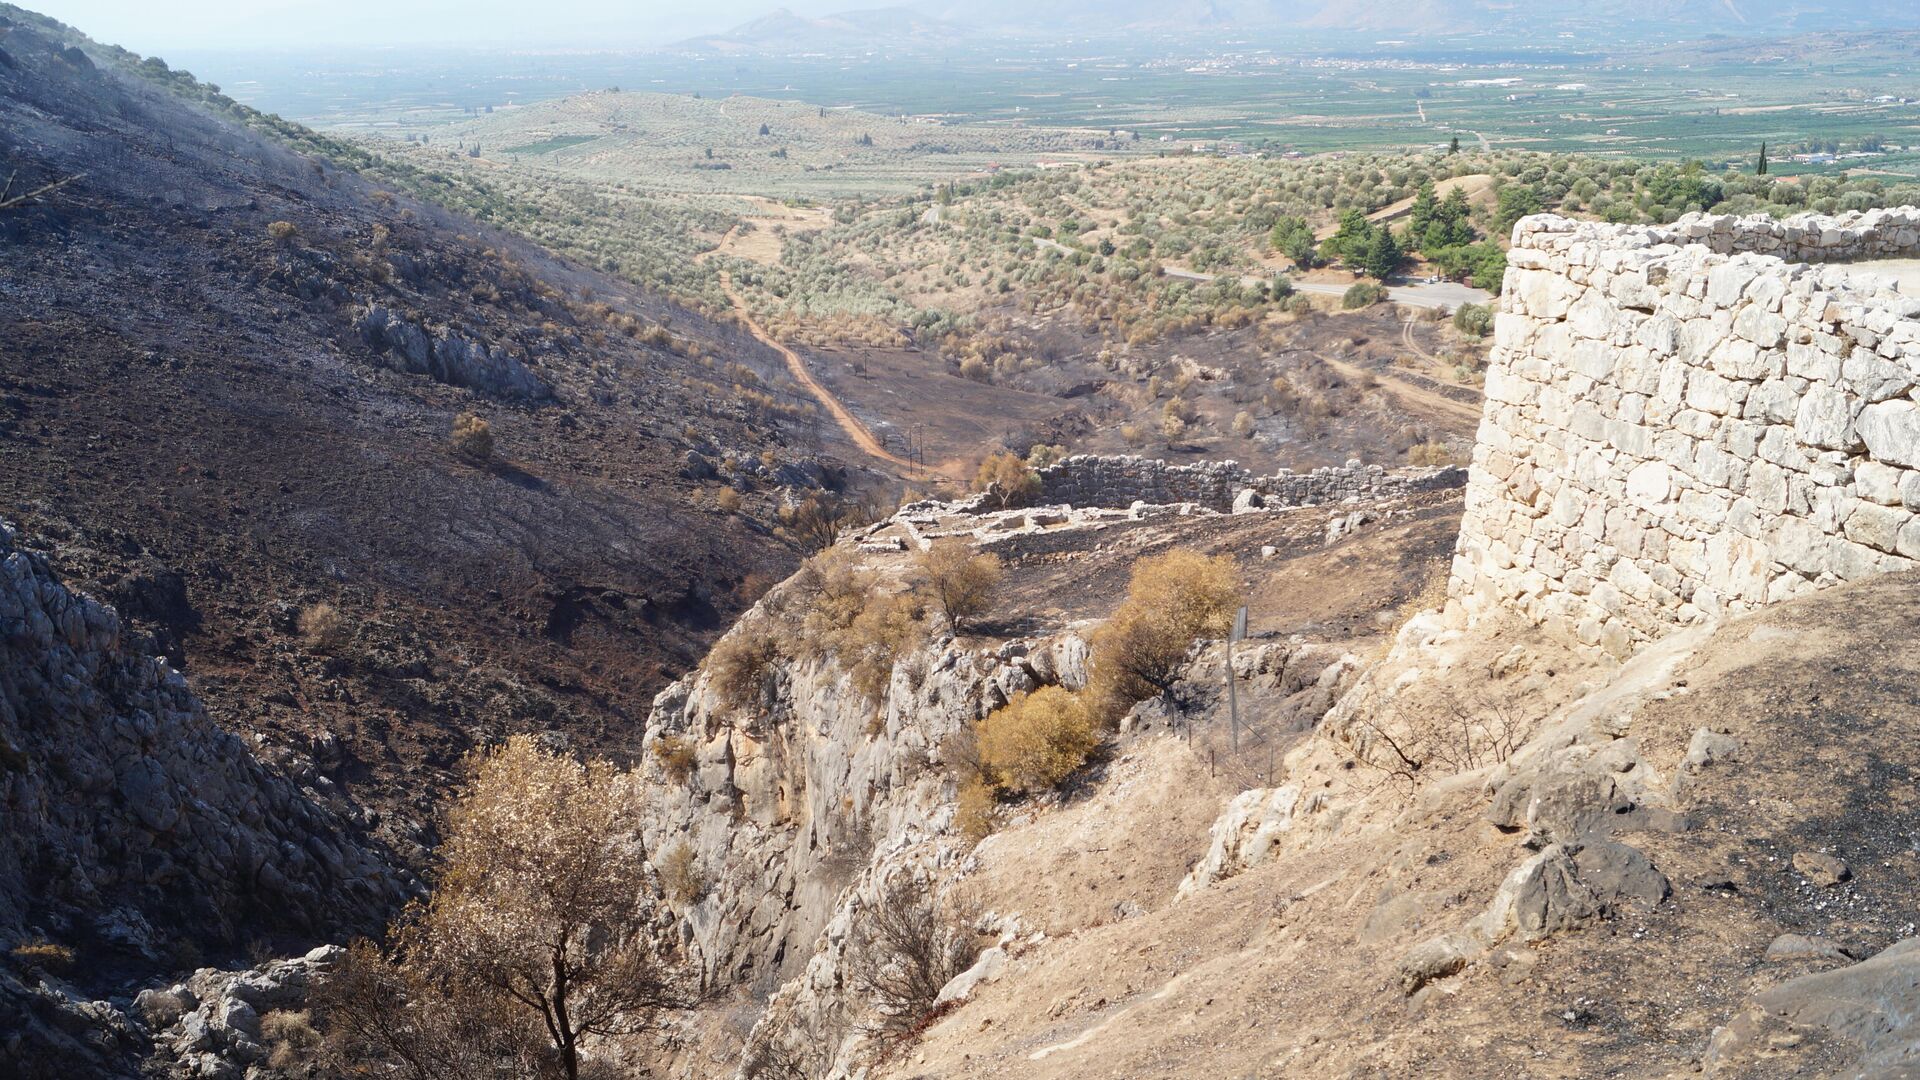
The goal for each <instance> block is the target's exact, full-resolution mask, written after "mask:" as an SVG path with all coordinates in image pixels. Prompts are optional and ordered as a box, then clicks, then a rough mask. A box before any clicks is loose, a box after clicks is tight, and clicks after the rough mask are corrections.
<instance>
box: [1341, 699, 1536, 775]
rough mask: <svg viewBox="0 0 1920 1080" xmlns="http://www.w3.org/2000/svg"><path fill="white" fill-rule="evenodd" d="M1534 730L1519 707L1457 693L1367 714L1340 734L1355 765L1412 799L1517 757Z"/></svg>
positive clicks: (1397, 705) (1358, 718) (1359, 716)
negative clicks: (1434, 785)
mask: <svg viewBox="0 0 1920 1080" xmlns="http://www.w3.org/2000/svg"><path fill="white" fill-rule="evenodd" d="M1531 729H1532V724H1530V723H1529V722H1528V721H1527V719H1526V717H1525V716H1523V715H1522V714H1521V713H1519V712H1518V711H1517V710H1515V709H1514V708H1513V707H1511V706H1509V705H1506V704H1504V703H1501V702H1491V701H1487V700H1484V699H1481V698H1461V697H1458V696H1456V695H1454V694H1452V693H1445V694H1442V695H1441V696H1440V697H1439V699H1438V700H1436V701H1433V702H1430V703H1426V704H1413V703H1407V704H1396V706H1395V707H1394V708H1393V709H1392V710H1391V711H1390V712H1387V713H1385V714H1384V715H1381V716H1378V717H1376V716H1373V715H1371V714H1367V713H1361V714H1359V715H1358V716H1357V718H1356V719H1355V720H1354V721H1353V723H1352V724H1351V725H1350V726H1349V727H1348V728H1347V730H1346V731H1344V732H1341V733H1340V741H1341V743H1342V744H1343V745H1344V746H1345V748H1346V750H1347V752H1348V753H1349V754H1351V755H1352V756H1353V759H1354V761H1355V762H1356V763H1357V764H1359V765H1360V766H1362V767H1363V768H1366V769H1368V770H1370V771H1372V772H1375V773H1377V774H1379V775H1380V776H1381V777H1382V778H1383V781H1384V782H1385V783H1388V784H1391V785H1393V786H1395V787H1398V788H1401V789H1402V790H1403V791H1405V792H1406V793H1407V794H1409V795H1410V794H1412V793H1413V792H1414V791H1415V790H1417V789H1419V788H1420V787H1421V786H1422V785H1424V784H1426V783H1429V782H1432V781H1435V780H1442V779H1445V778H1446V777H1449V776H1457V775H1459V774H1460V773H1464V772H1472V771H1474V770H1475V769H1481V768H1485V767H1487V766H1489V765H1498V764H1499V763H1501V762H1503V761H1505V760H1507V759H1508V758H1510V757H1512V756H1513V754H1514V751H1516V750H1518V749H1519V748H1520V746H1521V744H1522V743H1524V742H1526V740H1527V736H1528V733H1529V732H1530V730H1531Z"/></svg>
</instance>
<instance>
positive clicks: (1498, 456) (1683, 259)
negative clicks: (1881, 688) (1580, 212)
mask: <svg viewBox="0 0 1920 1080" xmlns="http://www.w3.org/2000/svg"><path fill="white" fill-rule="evenodd" d="M1917 251H1920V211H1916V210H1911V209H1909V210H1887V211H1871V212H1868V213H1864V214H1854V215H1847V216H1843V217H1839V218H1820V217H1812V216H1807V217H1797V218H1789V219H1787V220H1785V221H1772V220H1770V219H1765V218H1739V219H1735V218H1727V217H1704V216H1699V215H1691V216H1689V217H1686V218H1682V219H1681V220H1680V221H1679V222H1678V223H1676V224H1675V225H1673V226H1671V227H1666V228H1640V227H1628V226H1610V225H1599V224H1593V223H1578V222H1574V221H1570V220H1567V219H1564V218H1558V217H1550V216H1539V217H1532V218H1527V219H1525V220H1523V221H1522V222H1520V224H1519V225H1518V226H1517V227H1516V228H1515V232H1514V247H1513V250H1512V251H1511V253H1510V255H1509V269H1508V271H1507V280H1506V290H1505V292H1504V294H1503V296H1502V299H1501V311H1500V313H1499V315H1498V316H1497V318H1496V322H1495V341H1494V348H1493V352H1492V354H1491V357H1490V360H1489V367H1488V371H1487V383H1486V414H1485V420H1484V421H1483V422H1482V424H1481V427H1480V435H1479V441H1478V443H1477V444H1476V446H1475V448H1474V456H1473V465H1472V470H1471V478H1470V480H1469V482H1468V485H1467V509H1466V516H1465V519H1464V521H1463V523H1462V526H1461V534H1460V545H1459V551H1458V555H1457V557H1456V559H1455V564H1454V571H1453V579H1452V582H1451V585H1450V588H1449V594H1450V596H1451V598H1452V601H1453V612H1454V614H1455V616H1456V618H1458V619H1462V620H1465V621H1468V622H1472V621H1475V620H1477V619H1479V618H1481V617H1483V616H1485V615H1488V614H1490V613H1495V612H1499V611H1503V610H1507V609H1517V610H1519V611H1520V612H1522V613H1523V614H1525V615H1526V616H1527V617H1528V618H1530V619H1532V620H1534V621H1536V622H1541V623H1544V624H1547V625H1549V626H1552V627H1554V628H1556V629H1562V630H1564V631H1566V632H1567V633H1569V634H1570V635H1572V636H1573V637H1575V638H1577V640H1579V641H1580V642H1582V643H1584V644H1586V645H1589V646H1601V647H1604V648H1606V649H1607V650H1608V651H1610V652H1612V653H1613V654H1615V655H1625V654H1626V653H1627V652H1629V651H1631V650H1632V649H1634V648H1636V647H1638V646H1639V645H1640V644H1642V643H1644V642H1646V641H1648V640H1651V639H1653V638H1656V637H1659V636H1661V635H1662V634H1664V633H1666V632H1668V631H1669V630H1671V629H1673V628H1675V627H1678V626H1683V625H1687V624H1690V623H1697V622H1702V621H1706V620H1711V619H1714V618H1717V617H1719V616H1721V615H1723V614H1726V613H1732V612H1739V611H1747V610H1752V609H1754V608H1757V607H1760V606H1762V605H1764V604H1770V603H1774V602H1777V601H1780V600H1784V599H1786V598H1788V597H1791V596H1795V595H1798V594H1800V593H1804V592H1806V591H1808V590H1811V589H1816V588H1821V587H1824V586H1827V585H1830V584H1835V583H1838V582H1842V581H1850V580H1854V579H1857V578H1861V577H1864V576H1867V575H1871V574H1878V573H1884V572H1887V571H1891V570H1902V569H1908V568H1911V567H1913V566H1915V565H1920V563H1916V561H1915V560H1916V559H1920V519H1917V518H1916V517H1915V512H1916V511H1920V453H1917V452H1916V449H1915V447H1916V446H1920V404H1917V403H1916V402H1915V401H1914V400H1912V394H1913V393H1914V392H1915V391H1916V389H1920V299H1916V298H1914V297H1911V296H1903V295H1901V294H1900V293H1898V292H1896V291H1894V290H1893V289H1892V288H1890V287H1888V286H1886V285H1885V284H1884V283H1876V281H1875V280H1873V279H1871V278H1866V279H1863V278H1862V277H1860V276H1859V275H1857V274H1855V273H1852V272H1850V271H1848V270H1847V269H1846V268H1845V267H1842V266H1817V265H1806V264H1794V263H1790V262H1788V261H1785V260H1787V259H1802V258H1804V259H1817V260H1836V259H1843V258H1855V257H1865V256H1888V255H1896V254H1897V255H1908V256H1911V255H1913V254H1915V253H1916V252H1917ZM1762 253H1764V254H1762Z"/></svg>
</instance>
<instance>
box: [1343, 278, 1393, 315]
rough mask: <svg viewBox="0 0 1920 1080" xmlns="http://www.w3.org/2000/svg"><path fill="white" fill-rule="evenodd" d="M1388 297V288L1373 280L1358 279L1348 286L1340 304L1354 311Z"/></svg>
mask: <svg viewBox="0 0 1920 1080" xmlns="http://www.w3.org/2000/svg"><path fill="white" fill-rule="evenodd" d="M1386 298H1387V290H1386V289H1385V288H1384V287H1383V286H1381V285H1380V284H1378V283H1376V282H1372V281H1356V282H1354V283H1353V284H1352V285H1350V286H1348V287H1347V291H1346V292H1344V293H1342V294H1341V296H1340V306H1341V307H1343V308H1346V309H1347V310H1348V311H1352V310H1354V309H1356V308H1363V307H1370V306H1372V305H1374V304H1377V303H1379V302H1380V301H1382V300H1385V299H1386Z"/></svg>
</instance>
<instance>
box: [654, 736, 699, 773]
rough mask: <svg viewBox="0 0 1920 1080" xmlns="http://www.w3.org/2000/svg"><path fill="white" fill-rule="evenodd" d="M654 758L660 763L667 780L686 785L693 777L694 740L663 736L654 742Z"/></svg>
mask: <svg viewBox="0 0 1920 1080" xmlns="http://www.w3.org/2000/svg"><path fill="white" fill-rule="evenodd" d="M653 757H654V760H655V761H658V762H659V763H660V769H661V771H663V772H665V773H666V774H667V779H669V780H672V781H673V782H674V783H676V784H684V783H686V782H687V778H688V777H690V776H692V775H693V766H694V761H695V756H694V752H693V740H691V739H687V738H683V737H681V736H679V735H662V736H660V737H659V738H657V739H655V740H653Z"/></svg>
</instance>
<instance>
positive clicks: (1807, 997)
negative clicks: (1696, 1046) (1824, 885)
mask: <svg viewBox="0 0 1920 1080" xmlns="http://www.w3.org/2000/svg"><path fill="white" fill-rule="evenodd" d="M1819 958H1821V959H1831V958H1833V953H1832V952H1831V951H1829V952H1822V953H1820V954H1819ZM1841 959H1844V956H1842V957H1841ZM1781 1046H1797V1047H1800V1048H1801V1053H1802V1054H1803V1055H1807V1056H1812V1055H1818V1057H1819V1058H1820V1059H1822V1060H1821V1061H1819V1062H1818V1063H1817V1064H1818V1065H1820V1066H1825V1067H1824V1068H1820V1072H1821V1073H1822V1074H1823V1075H1828V1076H1840V1075H1844V1076H1852V1077H1859V1078H1861V1080H1898V1078H1900V1077H1910V1076H1913V1075H1914V1074H1915V1071H1916V1070H1920V938H1911V937H1910V938H1907V939H1905V940H1903V941H1899V942H1896V943H1894V944H1893V945H1890V946H1888V947H1887V948H1886V949H1884V950H1882V951H1881V952H1880V953H1878V954H1876V955H1874V956H1871V957H1869V958H1867V959H1865V960H1862V961H1860V962H1859V963H1857V964H1852V965H1850V966H1847V967H1841V968H1836V969H1834V970H1832V971H1820V972H1814V973H1813V974H1810V975H1802V976H1800V977H1798V978H1795V979H1788V980H1787V981H1785V982H1783V983H1781V984H1780V985H1778V986H1774V987H1771V988H1769V989H1766V990H1763V991H1761V992H1760V993H1758V994H1756V995H1754V998H1753V1000H1752V1001H1751V1002H1750V1003H1749V1004H1748V1005H1747V1007H1746V1008H1744V1009H1742V1010H1741V1011H1740V1012H1739V1013H1738V1014H1737V1015H1735V1016H1734V1018H1733V1019H1732V1020H1731V1021H1730V1022H1728V1023H1727V1024H1726V1026H1724V1027H1722V1028H1720V1029H1718V1030H1717V1031H1715V1032H1714V1034H1713V1041H1712V1043H1711V1044H1710V1045H1709V1046H1708V1048H1707V1053H1706V1057H1705V1059H1704V1060H1703V1061H1702V1063H1701V1064H1702V1069H1701V1071H1702V1073H1703V1074H1704V1075H1706V1076H1708V1077H1736V1076H1752V1075H1755V1072H1756V1066H1757V1065H1759V1064H1760V1063H1761V1062H1762V1061H1765V1060H1766V1059H1768V1058H1769V1057H1773V1056H1776V1055H1777V1054H1778V1049H1777V1048H1778V1047H1781ZM1796 1064H1799V1065H1802V1066H1803V1067H1805V1066H1808V1065H1814V1064H1816V1063H1813V1062H1808V1061H1806V1060H1805V1057H1803V1058H1801V1059H1800V1060H1799V1061H1797V1062H1796Z"/></svg>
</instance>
